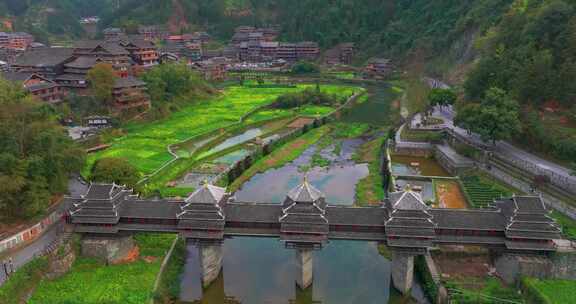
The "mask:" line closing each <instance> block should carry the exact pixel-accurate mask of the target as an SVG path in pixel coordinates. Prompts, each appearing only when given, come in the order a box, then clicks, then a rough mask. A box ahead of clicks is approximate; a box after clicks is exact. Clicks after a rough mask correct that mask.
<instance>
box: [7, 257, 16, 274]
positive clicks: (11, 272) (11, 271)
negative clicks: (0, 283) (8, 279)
mask: <svg viewBox="0 0 576 304" xmlns="http://www.w3.org/2000/svg"><path fill="white" fill-rule="evenodd" d="M8 263H9V264H10V275H12V274H13V273H14V272H16V270H15V269H14V263H13V262H12V258H9V259H8Z"/></svg>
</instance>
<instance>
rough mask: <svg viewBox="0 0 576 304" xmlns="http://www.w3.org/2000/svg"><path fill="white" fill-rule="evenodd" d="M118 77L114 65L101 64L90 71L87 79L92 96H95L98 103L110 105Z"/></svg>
mask: <svg viewBox="0 0 576 304" xmlns="http://www.w3.org/2000/svg"><path fill="white" fill-rule="evenodd" d="M116 77H117V76H116V72H115V71H114V68H113V67H112V65H110V64H108V63H99V64H97V65H95V66H94V67H93V68H92V69H91V70H90V71H88V75H87V76H86V79H87V80H88V82H89V83H90V90H91V91H92V95H94V97H95V98H96V99H97V100H98V101H100V102H102V103H104V104H110V103H111V102H112V90H113V89H114V83H115V81H116Z"/></svg>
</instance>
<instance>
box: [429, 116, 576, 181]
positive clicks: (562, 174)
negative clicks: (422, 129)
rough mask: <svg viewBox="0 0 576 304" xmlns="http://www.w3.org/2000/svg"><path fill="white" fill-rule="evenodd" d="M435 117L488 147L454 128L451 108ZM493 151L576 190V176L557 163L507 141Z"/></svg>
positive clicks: (455, 128)
mask: <svg viewBox="0 0 576 304" xmlns="http://www.w3.org/2000/svg"><path fill="white" fill-rule="evenodd" d="M434 115H435V116H441V117H443V118H445V119H446V125H447V126H448V127H450V128H451V129H452V130H454V131H455V132H456V133H458V134H459V135H461V136H464V137H466V138H467V139H469V140H472V141H474V142H475V143H477V144H481V145H486V143H484V142H483V141H482V139H480V137H479V136H478V135H476V134H468V132H467V131H466V130H464V129H462V128H459V127H457V126H454V121H453V119H454V111H452V109H449V108H444V109H443V110H441V109H439V108H436V109H435V111H434ZM493 150H494V151H495V152H497V153H501V154H503V155H505V156H508V157H511V158H513V159H516V160H518V161H520V162H522V161H525V162H526V163H527V164H532V165H533V167H531V168H527V169H529V170H535V171H538V172H542V173H553V174H555V175H557V177H558V179H559V180H561V181H562V183H565V185H566V187H568V188H572V187H575V188H573V189H576V176H571V175H570V173H571V170H570V169H568V168H566V167H563V166H561V165H558V164H556V163H553V162H550V161H548V160H545V159H542V158H540V157H538V156H536V155H534V154H531V153H529V152H526V151H524V150H522V149H519V148H517V147H515V146H513V145H511V144H509V143H507V142H505V141H498V142H497V143H496V146H495V147H494V148H493Z"/></svg>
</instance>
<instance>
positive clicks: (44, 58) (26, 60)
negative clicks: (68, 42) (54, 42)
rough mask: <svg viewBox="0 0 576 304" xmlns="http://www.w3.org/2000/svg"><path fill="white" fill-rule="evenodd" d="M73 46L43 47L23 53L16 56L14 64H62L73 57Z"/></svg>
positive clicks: (34, 65)
mask: <svg viewBox="0 0 576 304" xmlns="http://www.w3.org/2000/svg"><path fill="white" fill-rule="evenodd" d="M72 52H73V49H71V48H41V49H35V50H30V51H26V52H24V53H22V54H21V55H20V56H18V57H17V58H16V61H15V62H14V64H13V65H14V66H31V67H42V66H55V65H59V64H62V63H64V62H66V61H67V60H69V59H70V58H71V57H72Z"/></svg>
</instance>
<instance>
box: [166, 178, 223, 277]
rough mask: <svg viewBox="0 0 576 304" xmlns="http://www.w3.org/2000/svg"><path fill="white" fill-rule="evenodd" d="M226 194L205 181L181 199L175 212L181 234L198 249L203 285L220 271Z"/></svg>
mask: <svg viewBox="0 0 576 304" xmlns="http://www.w3.org/2000/svg"><path fill="white" fill-rule="evenodd" d="M229 197H230V195H229V194H228V193H226V190H225V189H224V188H220V187H216V186H213V185H209V184H208V183H205V184H204V185H203V186H202V187H200V188H199V189H198V190H196V191H195V192H193V193H192V194H191V195H190V196H189V197H188V198H187V199H186V200H185V201H184V204H183V205H182V206H181V207H180V209H181V212H180V213H178V214H177V218H178V229H180V230H181V231H182V232H181V233H180V235H181V236H182V237H183V238H184V239H186V240H187V241H192V242H193V243H194V244H196V246H197V248H198V256H199V258H200V266H201V268H202V286H203V287H208V286H209V285H210V284H211V283H212V282H214V280H216V279H217V278H218V275H219V274H220V271H221V270H222V257H223V255H222V242H223V240H224V226H225V220H226V218H225V214H224V206H225V204H226V202H227V201H228V198H229Z"/></svg>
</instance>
